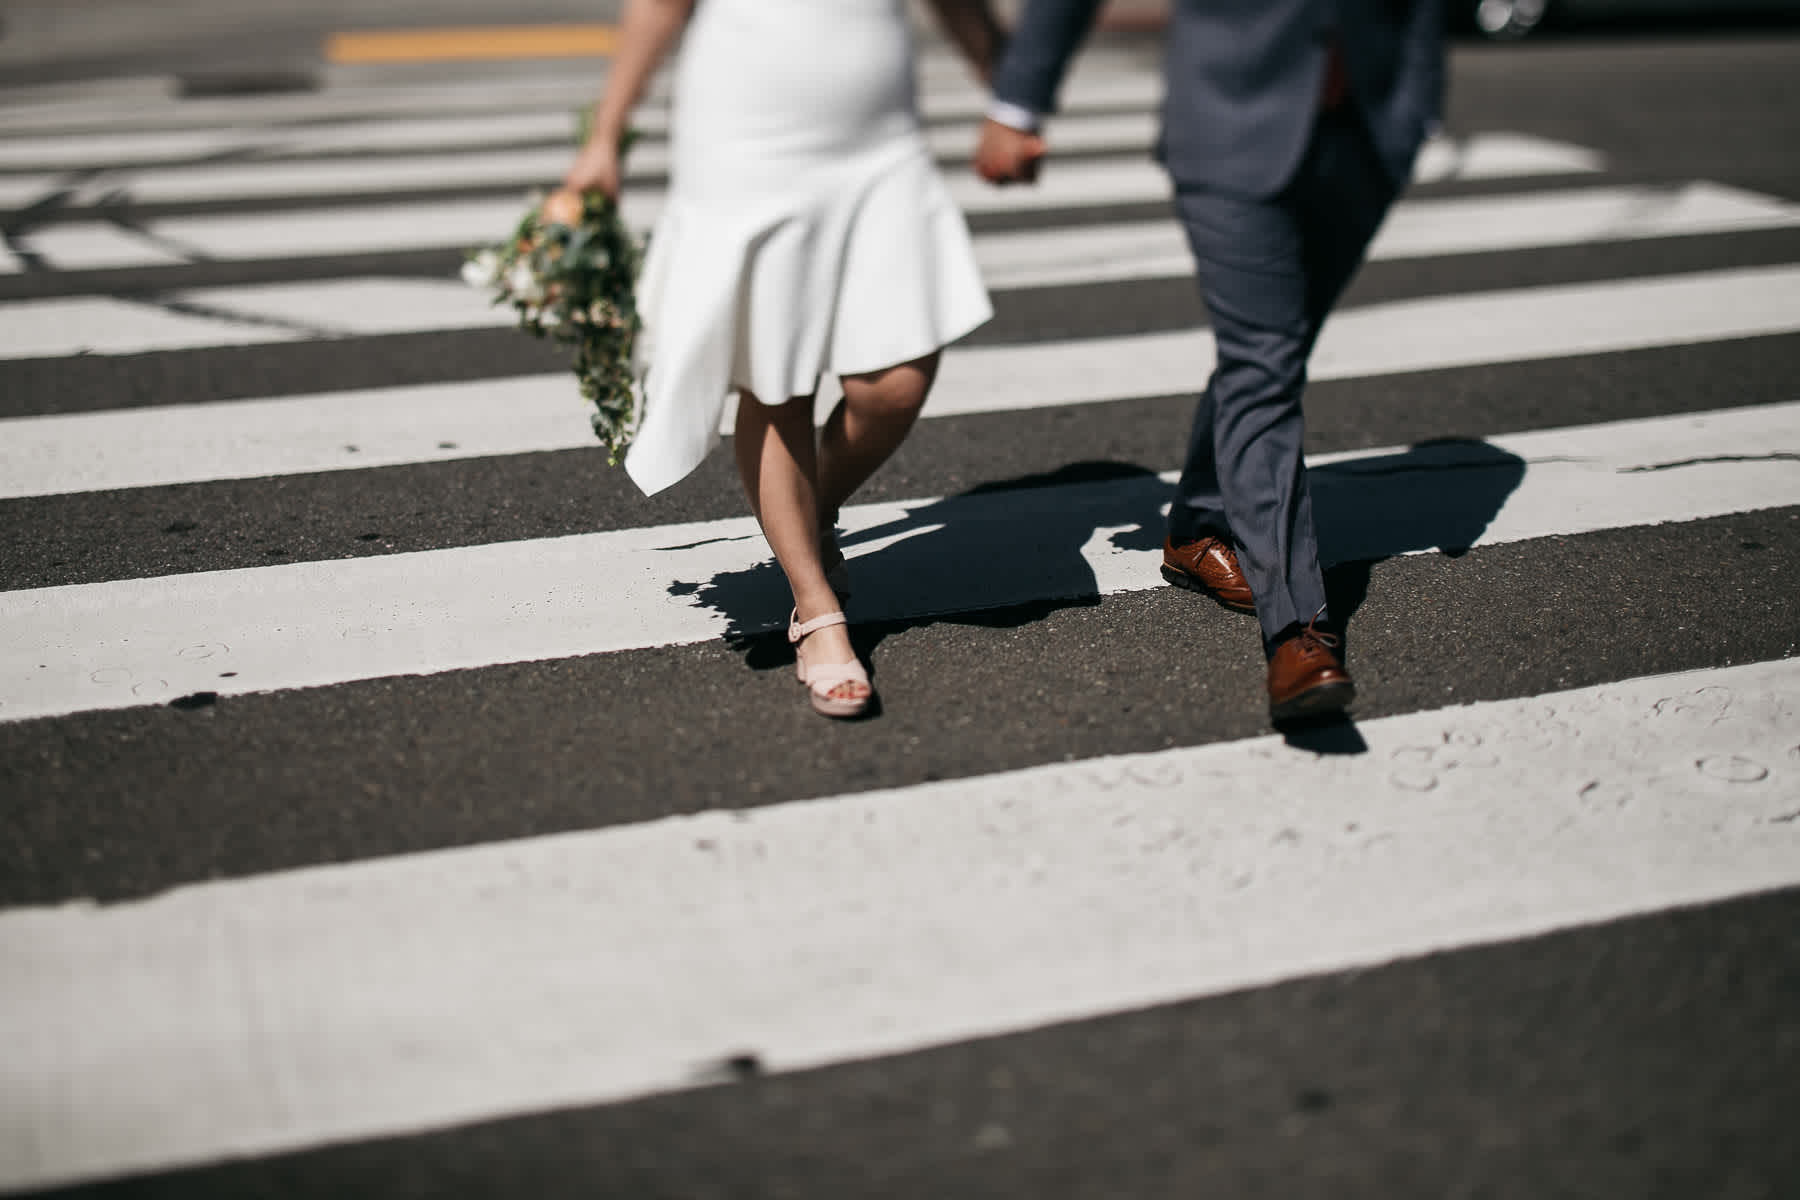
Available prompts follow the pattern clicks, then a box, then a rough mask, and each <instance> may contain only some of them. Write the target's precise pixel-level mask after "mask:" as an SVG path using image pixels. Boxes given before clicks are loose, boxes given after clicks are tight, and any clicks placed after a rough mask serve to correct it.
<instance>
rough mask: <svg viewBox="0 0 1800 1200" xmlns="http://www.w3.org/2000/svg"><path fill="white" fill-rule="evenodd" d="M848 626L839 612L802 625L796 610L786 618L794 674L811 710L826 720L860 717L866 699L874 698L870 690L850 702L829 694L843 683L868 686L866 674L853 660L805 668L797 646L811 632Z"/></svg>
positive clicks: (859, 663)
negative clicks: (793, 651)
mask: <svg viewBox="0 0 1800 1200" xmlns="http://www.w3.org/2000/svg"><path fill="white" fill-rule="evenodd" d="M849 623H850V622H849V621H848V620H847V619H845V617H844V614H843V613H842V612H829V613H826V614H825V615H824V616H822V617H814V618H813V619H812V620H810V621H805V622H802V621H801V620H800V612H799V610H798V609H796V610H795V611H794V614H793V615H792V616H791V617H789V618H788V641H790V642H792V643H793V644H794V648H795V654H794V660H795V661H794V673H795V674H796V675H797V676H799V679H800V682H801V683H803V684H805V685H806V694H807V696H808V697H810V698H811V700H812V706H813V710H814V711H815V712H818V713H821V714H823V715H824V716H827V717H860V716H862V715H863V714H864V713H865V712H867V711H869V700H870V699H871V698H872V697H873V695H874V693H873V692H872V691H871V692H866V693H864V694H863V695H861V696H858V697H856V698H855V699H851V700H845V699H842V698H840V697H837V696H833V695H832V694H831V693H832V692H833V691H834V690H835V689H836V688H837V687H839V686H840V685H841V684H846V683H860V684H862V685H863V686H864V687H868V686H869V673H868V672H867V671H865V670H863V665H862V662H861V661H860V660H859V659H855V658H852V659H851V660H850V661H849V662H847V663H814V664H812V665H811V666H810V667H809V666H808V665H807V663H806V660H805V659H804V658H801V657H800V655H799V646H800V643H801V641H802V640H803V639H805V637H806V635H807V634H809V633H812V632H814V631H815V630H820V629H826V628H829V627H830V626H832V625H848V624H849Z"/></svg>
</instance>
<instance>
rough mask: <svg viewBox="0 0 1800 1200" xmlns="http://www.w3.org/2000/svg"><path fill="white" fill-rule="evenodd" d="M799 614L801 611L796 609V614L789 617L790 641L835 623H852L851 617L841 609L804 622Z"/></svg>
mask: <svg viewBox="0 0 1800 1200" xmlns="http://www.w3.org/2000/svg"><path fill="white" fill-rule="evenodd" d="M799 616H800V613H799V611H798V610H796V611H795V613H794V615H793V616H792V617H789V618H788V641H790V642H798V641H799V640H800V639H801V638H803V637H805V636H806V635H807V634H809V633H814V632H816V631H818V630H820V629H828V628H830V627H831V626H833V625H848V624H849V623H850V619H849V618H848V617H846V616H845V615H844V614H843V612H842V611H841V610H840V611H838V612H828V613H826V614H825V615H824V616H821V617H814V618H813V619H812V620H810V621H804V622H803V621H800V620H799Z"/></svg>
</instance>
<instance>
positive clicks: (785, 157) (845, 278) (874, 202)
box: [625, 0, 993, 494]
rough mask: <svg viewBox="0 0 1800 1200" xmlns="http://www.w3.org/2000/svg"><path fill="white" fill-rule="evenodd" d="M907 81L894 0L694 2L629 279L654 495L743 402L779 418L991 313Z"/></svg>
mask: <svg viewBox="0 0 1800 1200" xmlns="http://www.w3.org/2000/svg"><path fill="white" fill-rule="evenodd" d="M913 74H914V72H913V45H912V30H911V26H910V24H909V21H908V18H907V15H906V10H905V0H699V3H698V4H697V6H696V8H695V11H694V14H693V17H692V19H691V20H690V22H689V24H688V28H687V31H686V34H685V37H684V39H683V43H682V46H681V50H680V57H679V59H678V62H677V64H676V73H675V81H674V82H675V90H674V106H673V113H672V116H671V134H670V151H671V166H670V181H669V193H668V199H667V202H666V204H665V207H664V208H663V210H662V213H661V215H660V216H659V217H658V219H657V221H656V224H655V227H654V229H653V230H652V232H651V237H650V246H649V251H648V253H647V256H646V259H645V263H644V269H643V274H642V277H641V278H640V280H639V282H638V305H639V311H640V313H641V314H642V316H643V319H644V333H645V338H644V355H643V357H644V360H645V361H646V363H647V365H648V370H647V373H646V375H645V377H644V396H643V401H644V418H643V423H642V425H641V426H640V428H639V431H638V435H637V437H636V438H635V439H634V441H633V444H632V446H631V449H630V451H629V453H628V454H627V455H626V458H625V468H626V470H627V471H629V472H630V474H631V478H632V479H633V480H634V481H635V482H636V483H637V485H638V486H639V487H640V488H642V489H643V490H644V492H645V493H646V494H649V493H654V492H657V491H660V490H662V489H663V488H666V487H668V486H669V485H670V484H672V483H675V482H676V481H677V480H679V479H681V478H682V477H683V476H685V475H687V473H688V472H690V471H692V470H693V469H694V468H695V467H697V466H699V465H700V462H701V460H703V459H704V458H705V457H706V455H707V454H708V452H710V451H711V449H712V448H713V446H714V445H716V444H717V442H718V439H719V424H720V420H721V418H722V417H723V415H724V408H725V403H726V401H727V399H728V398H729V396H730V394H731V393H732V392H733V391H734V390H735V389H738V388H748V389H749V390H750V391H751V392H752V393H754V394H755V396H756V397H757V398H758V399H759V400H761V401H763V402H764V403H768V404H781V403H785V402H786V401H787V400H788V399H789V398H791V397H794V396H804V395H808V394H810V393H811V392H813V391H814V389H815V388H816V387H817V386H818V383H819V378H820V376H821V375H822V374H824V373H827V372H829V373H831V374H834V375H849V374H858V373H861V372H865V371H873V370H877V369H879V368H882V367H889V366H893V365H895V364H898V363H904V362H908V361H910V360H912V359H915V358H919V357H921V356H923V355H926V354H929V353H931V352H932V351H933V350H936V349H938V348H939V347H941V346H943V345H946V344H947V343H949V342H952V341H955V340H956V339H957V338H959V337H961V336H963V335H964V334H966V333H968V332H969V331H970V330H971V329H973V328H975V327H976V326H977V325H980V324H981V323H982V322H983V321H986V320H987V319H988V318H989V317H990V316H992V315H993V309H992V307H991V306H990V305H989V303H988V296H987V291H986V289H985V288H984V287H983V286H982V283H981V277H980V273H979V272H978V270H977V268H976V265H975V255H974V248H973V246H972V245H971V244H970V241H969V232H968V226H967V225H966V223H965V222H964V220H963V216H962V213H961V212H960V211H959V210H958V209H957V207H956V205H955V203H954V202H953V201H952V200H951V198H950V194H949V190H948V189H947V188H946V187H945V186H944V181H943V179H942V178H941V177H940V176H939V174H938V171H937V168H936V166H935V164H934V163H933V162H932V159H931V154H930V151H929V150H928V149H927V147H926V144H925V139H924V135H923V132H922V130H921V128H920V125H919V117H918V107H917V103H916V98H915V93H914V79H913Z"/></svg>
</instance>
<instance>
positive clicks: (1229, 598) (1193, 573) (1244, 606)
mask: <svg viewBox="0 0 1800 1200" xmlns="http://www.w3.org/2000/svg"><path fill="white" fill-rule="evenodd" d="M1162 576H1163V578H1164V579H1166V580H1168V581H1169V582H1170V583H1172V584H1174V585H1175V586H1176V587H1178V588H1186V589H1187V590H1188V591H1190V592H1199V593H1200V594H1201V595H1203V596H1211V597H1212V598H1213V599H1214V600H1217V601H1218V602H1219V603H1220V604H1223V605H1224V606H1225V607H1226V608H1229V609H1230V610H1231V611H1232V612H1241V613H1253V612H1255V611H1256V600H1255V598H1254V597H1252V596H1251V595H1250V583H1249V581H1248V580H1246V579H1245V578H1244V572H1243V568H1241V567H1239V566H1238V560H1237V554H1236V552H1234V551H1233V550H1232V548H1231V547H1230V546H1228V545H1226V544H1225V541H1224V539H1222V538H1216V537H1203V538H1200V539H1198V540H1197V541H1192V542H1183V543H1182V544H1181V545H1179V546H1177V545H1176V544H1175V543H1174V542H1172V541H1170V540H1169V539H1168V538H1164V539H1163V565H1162Z"/></svg>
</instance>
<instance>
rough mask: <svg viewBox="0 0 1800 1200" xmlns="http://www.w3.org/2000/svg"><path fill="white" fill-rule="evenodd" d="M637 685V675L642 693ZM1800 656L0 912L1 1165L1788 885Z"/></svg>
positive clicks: (877, 1034) (1486, 938) (684, 1070)
mask: <svg viewBox="0 0 1800 1200" xmlns="http://www.w3.org/2000/svg"><path fill="white" fill-rule="evenodd" d="M620 700H621V702H626V698H620ZM1796 727H1800V661H1796V660H1788V661H1783V662H1773V663H1763V664H1754V665H1750V666H1742V667H1733V668H1726V669H1721V670H1708V671H1695V672H1689V673H1685V674H1680V675H1667V676H1660V677H1653V678H1646V679H1636V680H1630V681H1627V682H1624V683H1618V684H1611V685H1607V686H1604V687H1598V688H1588V689H1583V690H1580V691H1570V692H1562V693H1556V694H1551V695H1543V696H1535V697H1530V698H1526V699H1522V700H1512V701H1504V702H1494V703H1484V704H1476V705H1470V706H1467V707H1458V708H1449V709H1443V710H1439V711H1435V712H1424V713H1416V714H1411V715H1407V716H1401V717H1389V718H1385V719H1382V720H1376V721H1368V722H1364V723H1361V724H1360V725H1359V726H1358V730H1359V732H1360V733H1361V735H1362V738H1363V740H1364V742H1366V744H1367V747H1368V749H1367V752H1366V753H1361V754H1355V755H1341V754H1333V755H1321V754H1315V753H1312V752H1310V751H1307V750H1304V749H1299V748H1296V747H1293V746H1289V745H1286V744H1284V743H1283V741H1282V740H1281V739H1279V738H1275V737H1263V738H1256V739H1252V740H1249V741H1244V742H1236V743H1225V744H1217V745H1211V746H1205V747H1200V748H1194V749H1180V750H1171V751H1164V752H1161V753H1156V754H1145V755H1136V756H1131V757H1118V758H1104V759H1098V760H1091V761H1084V762H1076V763H1066V764H1056V765H1052V766H1045V767H1038V768H1033V769H1030V770H1025V771H1018V772H1011V773H1007V774H1003V775H994V776H988V777H983V778H974V779H964V780H958V781H954V782H947V783H937V784H929V785H924V786H919V787H912V788H904V789H895V790H889V791H879V792H868V793H863V794H860V795H850V796H839V797H832V798H827V799H820V800H812V801H803V802H797V803H788V804H782V805H776V806H771V807H765V808H756V809H750V810H746V811H741V812H705V813H700V814H697V815H692V816H682V817H675V818H670V819H667V820H662V821H656V822H651V823H647V824H643V825H633V826H621V827H614V828H609V829H603V830H597V831H590V832H581V833H572V834H564V835H560V836H555V837H543V838H532V839H525V840H518V841H509V842H501V843H496V844H492V845H483V846H474V847H467V848H461V849H454V850H443V851H436V852H432V853H424V854H416V855H408V856H404V857H397V858H391V859H377V860H372V861H365V862H359V863H352V864H347V865H341V866H321V867H314V868H309V869H304V870H297V871H291V872H285V873H282V874H277V875H269V876H262V877H256V878H250V879H243V880H236V881H229V882H218V883H204V884H196V885H193V886H189V887H185V888H180V889H177V890H175V891H173V892H170V893H167V894H164V895H162V896H158V897H156V898H153V899H150V900H146V901H141V902H135V903H130V904H124V905H118V906H110V907H104V908H96V907H93V906H89V905H82V904H71V905H66V906H63V907H60V908H44V909H27V910H14V911H11V912H8V913H5V914H4V915H0V964H4V967H5V970H6V976H7V978H8V981H9V983H8V986H7V987H6V988H5V989H0V1027H4V1028H6V1029H8V1030H9V1031H12V1033H13V1037H12V1038H11V1039H10V1041H11V1045H10V1046H9V1049H8V1052H7V1054H6V1055H4V1056H0V1089H3V1090H4V1092H5V1094H6V1095H7V1096H9V1097H11V1098H12V1099H13V1100H14V1103H12V1104H9V1105H6V1106H4V1107H0V1164H3V1165H0V1186H4V1187H9V1188H27V1187H46V1186H50V1185H54V1184H62V1183H69V1182H74V1181H77V1180H83V1179H90V1178H97V1177H103V1176H109V1175H117V1174H125V1173H130V1172H138V1171H149V1170H155V1169H159V1168H169V1167H175V1166H180V1165H187V1164H192V1163H199V1162H206V1161H210V1160H215V1159H222V1158H227V1157H236V1156H249V1155H264V1154H272V1153H277V1152H280V1151H290V1150H297V1149H302V1148H307V1147H313V1146H318V1145H322V1144H327V1143H331V1142H338V1141H344V1140H350V1139H369V1138H376V1137H382V1136H392V1135H397V1134H405V1133H412V1132H417V1131H422V1130H428V1129H435V1128H441V1127H445V1126H449V1125H453V1124H457V1123H463V1122H472V1121H481V1120H489V1119H493V1118H497V1117H503V1116H512V1115H517V1114H522V1113H529V1112H539V1111H544V1110H548V1109H552V1108H561V1107H567V1106H576V1105H594V1104H604V1103H608V1102H615V1101H620V1100H625V1099H628V1098H631V1097H635V1096H641V1095H645V1094H651V1093H657V1092H668V1091H675V1090H679V1089H684V1088H689V1087H693V1086H696V1085H699V1084H703V1083H706V1082H710V1081H712V1080H714V1079H717V1078H720V1077H721V1074H722V1072H721V1068H722V1066H723V1064H724V1063H725V1062H726V1060H728V1059H729V1058H731V1057H733V1056H736V1055H743V1054H754V1055H755V1056H756V1058H757V1060H758V1061H759V1063H761V1064H762V1066H763V1067H764V1068H766V1069H768V1070H770V1071H775V1072H786V1071H794V1070H801V1069H806V1068H813V1067H820V1066H825V1065H829V1064H833V1063H841V1062H848V1061H855V1060H861V1059H867V1058H870V1057H874V1056H879V1055H888V1054H897V1053H904V1052H907V1051H913V1050H919V1049H923V1048H926V1047H930V1046H938V1045H945V1044H949V1043H954V1042H958V1041H965V1040H968V1039H973V1038H979V1037H987V1036H993V1035H997V1034H1003V1033H1009V1032H1014V1031H1019V1030H1025V1029H1031V1028H1036V1027H1040V1026H1043V1025H1046V1024H1051V1023H1057V1022H1069V1021H1079V1020H1083V1019H1090V1018H1094V1017H1098V1016H1102V1015H1105V1014H1110V1013H1118V1012H1123V1011H1129V1010H1132V1009H1140V1008H1144V1007H1148V1006H1152V1005H1160V1004H1168V1003H1173V1002H1177V1001H1181V1000H1185V999H1190V998H1194V997H1200V996H1206V995H1213V994H1218V993H1223V992H1227V991H1233V990H1238V989H1243V988H1248V987H1255V986H1259V985H1266V984H1271V983H1275V982H1278V981H1281V980H1287V979H1293V978H1298V977H1303V976H1307V975H1315V974H1321V973H1327V972H1333V971H1342V970H1349V969H1354V968H1363V967H1370V966H1375V965H1378V964H1381V963H1385V962H1390V961H1393V960H1395V959H1400V958H1406V957H1411V956H1416V955H1423V954H1428V953H1433V952H1439V951H1444V950H1448V949H1453V948H1458V947H1466V946H1472V945H1479V944H1483V943H1491V942H1495V941H1500V940H1506V939H1515V938H1525V937H1531V936H1536V935H1541V934H1544V933H1547V932H1550V931H1554V930H1559V929H1566V928H1570V927H1574V926H1580V925H1586V924H1592V923H1597V922H1603V921H1608V920H1616V919H1619V918H1624V917H1629V916H1633V915H1640V914H1645V913H1652V912H1659V911H1664V910H1668V909H1671V908H1675V907H1679V906H1685V905H1696V904H1704V903H1708V902H1714V901H1719V900H1723V899H1727V898H1730V897H1735V896H1743V895H1748V894H1753V893H1755V892H1759V891H1763V890H1768V889H1774V888H1783V887H1792V886H1794V885H1796V884H1800V829H1797V828H1796V825H1795V823H1794V821H1793V807H1794V798H1795V796H1796V795H1797V794H1800V758H1797V757H1796V755H1795V752H1794V750H1793V749H1792V746H1793V741H1794V730H1795V728H1796Z"/></svg>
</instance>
